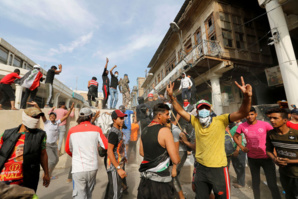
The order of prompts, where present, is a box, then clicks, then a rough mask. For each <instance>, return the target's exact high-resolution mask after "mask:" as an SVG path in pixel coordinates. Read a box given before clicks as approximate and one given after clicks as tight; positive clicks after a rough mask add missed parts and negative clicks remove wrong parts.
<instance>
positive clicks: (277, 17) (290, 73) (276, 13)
mask: <svg viewBox="0 0 298 199" xmlns="http://www.w3.org/2000/svg"><path fill="white" fill-rule="evenodd" d="M258 1H259V5H260V6H261V7H265V9H266V12H267V16H268V20H269V24H270V29H271V33H272V38H273V40H274V46H275V51H276V55H277V59H278V63H279V67H280V71H281V75H282V79H283V82H284V88H285V92H286V97H287V101H288V104H289V108H291V106H290V105H292V104H295V105H296V106H298V92H297V91H296V89H297V85H298V68H297V61H296V57H295V53H294V49H293V45H292V41H291V38H290V34H289V29H288V25H287V22H286V19H285V15H284V12H283V10H282V7H281V5H280V4H279V2H278V0H258Z"/></svg>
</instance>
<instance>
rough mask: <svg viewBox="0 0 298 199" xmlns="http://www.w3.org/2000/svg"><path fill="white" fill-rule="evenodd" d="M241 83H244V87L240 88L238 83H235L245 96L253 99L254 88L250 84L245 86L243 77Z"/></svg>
mask: <svg viewBox="0 0 298 199" xmlns="http://www.w3.org/2000/svg"><path fill="white" fill-rule="evenodd" d="M241 83H242V86H240V85H239V84H238V82H237V81H235V84H236V86H238V88H239V89H240V90H241V91H242V93H243V94H244V95H247V96H248V97H251V96H252V87H251V85H250V84H245V82H244V79H243V77H242V76H241Z"/></svg>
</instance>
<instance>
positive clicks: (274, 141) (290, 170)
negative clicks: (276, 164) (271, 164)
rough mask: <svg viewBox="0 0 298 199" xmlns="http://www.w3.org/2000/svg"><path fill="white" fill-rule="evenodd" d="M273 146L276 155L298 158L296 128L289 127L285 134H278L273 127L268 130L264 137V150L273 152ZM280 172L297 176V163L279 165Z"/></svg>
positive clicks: (297, 131) (297, 132) (297, 133)
mask: <svg viewBox="0 0 298 199" xmlns="http://www.w3.org/2000/svg"><path fill="white" fill-rule="evenodd" d="M274 148H275V150H276V153H277V157H281V158H288V159H292V160H293V159H298V130H295V129H291V128H290V130H289V132H288V133H286V134H282V135H281V134H278V133H277V131H276V130H275V129H273V130H271V131H268V133H267V138H266V151H268V152H271V153H273V151H274ZM279 170H280V172H281V173H283V174H284V175H287V176H289V177H293V178H298V164H288V165H287V166H284V167H280V168H279Z"/></svg>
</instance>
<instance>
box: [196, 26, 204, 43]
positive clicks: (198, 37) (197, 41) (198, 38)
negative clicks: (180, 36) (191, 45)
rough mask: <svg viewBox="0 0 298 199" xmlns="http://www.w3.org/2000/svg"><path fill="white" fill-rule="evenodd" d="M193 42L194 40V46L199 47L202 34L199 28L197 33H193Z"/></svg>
mask: <svg viewBox="0 0 298 199" xmlns="http://www.w3.org/2000/svg"><path fill="white" fill-rule="evenodd" d="M195 40H196V45H199V44H201V43H202V32H201V28H199V29H198V30H197V32H196V33H195Z"/></svg>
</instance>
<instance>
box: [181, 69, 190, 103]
mask: <svg viewBox="0 0 298 199" xmlns="http://www.w3.org/2000/svg"><path fill="white" fill-rule="evenodd" d="M191 87H192V82H191V80H190V79H189V78H188V77H187V76H186V74H185V73H182V79H181V83H180V87H179V91H180V90H182V99H188V101H189V100H190V97H191V90H190V89H191Z"/></svg>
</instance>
